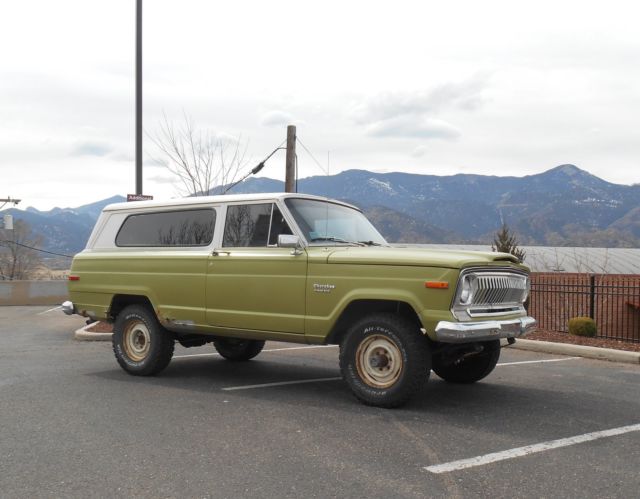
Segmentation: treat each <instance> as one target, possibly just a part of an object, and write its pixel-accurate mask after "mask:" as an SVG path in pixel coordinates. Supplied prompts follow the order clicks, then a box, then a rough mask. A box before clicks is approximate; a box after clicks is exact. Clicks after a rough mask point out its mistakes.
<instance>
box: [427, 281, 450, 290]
mask: <svg viewBox="0 0 640 499" xmlns="http://www.w3.org/2000/svg"><path fill="white" fill-rule="evenodd" d="M424 287H425V288H429V289H449V283H448V282H447V281H426V282H425V283H424Z"/></svg>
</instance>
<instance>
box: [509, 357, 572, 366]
mask: <svg viewBox="0 0 640 499" xmlns="http://www.w3.org/2000/svg"><path fill="white" fill-rule="evenodd" d="M581 358H582V357H564V358H562V359H540V360H521V361H520V362H500V363H498V364H497V365H498V366H519V365H521V364H541V363H543V362H564V361H565V360H575V359H581Z"/></svg>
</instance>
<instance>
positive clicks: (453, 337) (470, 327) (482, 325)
mask: <svg viewBox="0 0 640 499" xmlns="http://www.w3.org/2000/svg"><path fill="white" fill-rule="evenodd" d="M537 325H538V322H537V321H536V320H535V319H534V318H533V317H520V318H519V319H511V320H506V321H483V322H447V321H440V322H438V324H437V325H436V329H435V333H436V340H437V341H440V342H442V343H468V342H470V341H489V340H497V339H500V338H517V337H519V336H524V335H525V334H528V333H531V332H533V331H535V329H536V326H537Z"/></svg>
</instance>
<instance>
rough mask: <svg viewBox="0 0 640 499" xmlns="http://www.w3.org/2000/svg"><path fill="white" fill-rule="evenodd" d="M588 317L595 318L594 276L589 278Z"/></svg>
mask: <svg viewBox="0 0 640 499" xmlns="http://www.w3.org/2000/svg"><path fill="white" fill-rule="evenodd" d="M589 317H591V318H592V319H595V318H596V276H595V274H591V275H590V276H589Z"/></svg>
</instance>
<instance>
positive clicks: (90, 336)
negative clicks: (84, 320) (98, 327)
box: [73, 323, 113, 341]
mask: <svg viewBox="0 0 640 499" xmlns="http://www.w3.org/2000/svg"><path fill="white" fill-rule="evenodd" d="M94 324H95V323H91V324H87V325H86V326H82V327H81V328H80V329H77V330H76V332H75V333H73V338H74V339H75V340H78V341H111V336H112V334H113V333H91V332H89V331H87V329H89V328H90V327H91V326H93V325H94Z"/></svg>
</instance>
